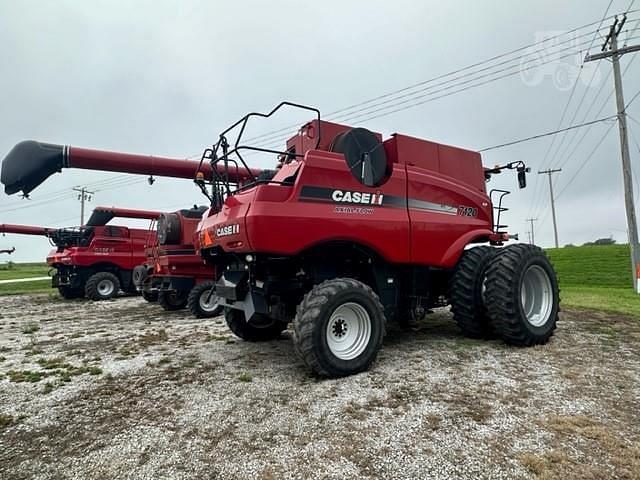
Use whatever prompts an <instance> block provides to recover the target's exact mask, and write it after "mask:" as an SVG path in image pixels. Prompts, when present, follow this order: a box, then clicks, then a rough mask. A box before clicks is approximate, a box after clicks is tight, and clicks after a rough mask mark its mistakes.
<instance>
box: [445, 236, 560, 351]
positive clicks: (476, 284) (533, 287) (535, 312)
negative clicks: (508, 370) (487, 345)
mask: <svg viewBox="0 0 640 480" xmlns="http://www.w3.org/2000/svg"><path fill="white" fill-rule="evenodd" d="M450 297H451V310H452V312H453V316H454V319H455V320H456V322H457V324H458V326H459V327H460V329H461V330H462V332H463V334H465V335H467V336H469V337H473V338H482V337H487V336H491V335H492V334H494V333H495V334H496V335H498V336H499V337H501V338H502V339H503V340H504V341H505V342H506V343H508V344H511V345H518V346H531V345H540V344H544V343H546V342H547V341H549V338H551V336H552V335H553V332H554V330H555V328H556V323H557V320H558V312H559V303H560V298H559V290H558V281H557V279H556V274H555V271H554V269H553V266H552V265H551V262H550V261H549V259H548V258H547V256H546V255H545V253H544V251H543V250H542V249H541V248H539V247H536V246H534V245H526V244H517V245H510V246H508V247H505V248H503V249H492V248H490V247H476V248H472V249H469V250H466V251H465V252H464V253H463V255H462V257H461V259H460V261H459V263H458V266H457V267H456V270H455V272H454V275H453V277H452V281H451V294H450Z"/></svg>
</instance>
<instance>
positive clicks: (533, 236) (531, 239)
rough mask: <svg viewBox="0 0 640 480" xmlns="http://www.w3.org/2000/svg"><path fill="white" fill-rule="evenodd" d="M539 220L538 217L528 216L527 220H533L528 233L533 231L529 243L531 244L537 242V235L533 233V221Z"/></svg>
mask: <svg viewBox="0 0 640 480" xmlns="http://www.w3.org/2000/svg"><path fill="white" fill-rule="evenodd" d="M537 221H538V219H537V218H527V222H531V232H527V233H531V235H530V236H529V243H530V244H531V245H535V244H536V237H535V234H534V233H533V222H537Z"/></svg>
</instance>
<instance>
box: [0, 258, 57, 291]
mask: <svg viewBox="0 0 640 480" xmlns="http://www.w3.org/2000/svg"><path fill="white" fill-rule="evenodd" d="M49 268H50V267H49V266H48V265H47V264H46V263H5V264H0V280H14V279H16V278H31V277H46V276H47V275H48V273H49ZM50 291H51V280H48V279H47V280H36V281H33V282H20V283H8V284H0V296H2V295H19V294H21V293H45V292H50Z"/></svg>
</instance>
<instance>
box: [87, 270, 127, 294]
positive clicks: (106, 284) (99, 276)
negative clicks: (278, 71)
mask: <svg viewBox="0 0 640 480" xmlns="http://www.w3.org/2000/svg"><path fill="white" fill-rule="evenodd" d="M119 290H120V280H118V277H116V276H115V275H114V274H113V273H110V272H98V273H94V274H93V275H91V276H90V277H89V280H87V283H86V284H85V287H84V292H85V295H86V296H87V298H88V299H90V300H96V301H98V300H109V299H110V298H113V297H115V296H116V295H117V294H118V291H119Z"/></svg>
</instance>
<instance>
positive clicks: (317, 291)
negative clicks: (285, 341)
mask: <svg viewBox="0 0 640 480" xmlns="http://www.w3.org/2000/svg"><path fill="white" fill-rule="evenodd" d="M385 326H386V318H385V315H384V309H383V307H382V304H381V303H380V300H379V299H378V296H377V295H376V294H375V293H374V291H373V290H372V289H371V288H370V287H369V286H367V285H365V284H364V283H362V282H359V281H357V280H353V279H350V278H337V279H334V280H327V281H325V282H322V283H321V284H320V285H316V286H315V287H314V288H313V289H312V290H311V291H310V292H309V293H307V295H305V297H304V299H303V300H302V303H301V304H300V305H299V307H298V311H297V314H296V317H295V319H294V320H293V341H294V346H295V348H296V351H297V352H298V355H299V356H300V358H302V360H303V361H304V363H306V364H307V365H308V366H309V367H310V368H311V369H312V370H314V371H315V372H316V373H318V374H320V375H323V376H326V377H344V376H347V375H353V374H355V373H358V372H362V371H364V370H367V369H368V368H369V366H370V365H371V364H372V363H373V361H374V360H375V359H376V357H377V355H378V351H379V350H380V348H381V347H382V339H383V338H384V334H385Z"/></svg>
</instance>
